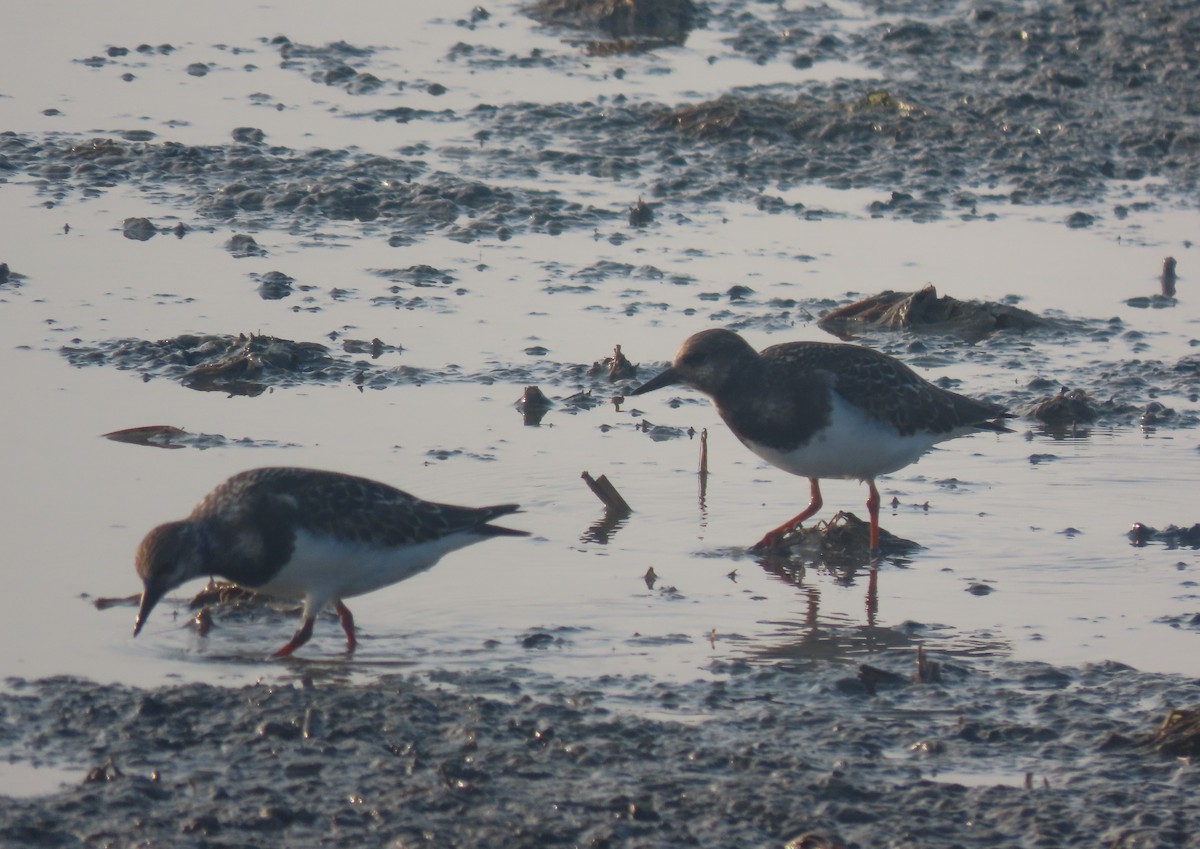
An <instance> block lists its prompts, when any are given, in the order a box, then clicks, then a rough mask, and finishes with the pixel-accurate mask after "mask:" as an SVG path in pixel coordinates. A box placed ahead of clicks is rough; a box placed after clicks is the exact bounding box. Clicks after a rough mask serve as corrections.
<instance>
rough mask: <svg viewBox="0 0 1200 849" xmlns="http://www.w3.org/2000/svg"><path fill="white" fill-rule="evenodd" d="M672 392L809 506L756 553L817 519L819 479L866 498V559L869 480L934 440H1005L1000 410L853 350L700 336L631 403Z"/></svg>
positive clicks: (872, 498) (875, 530)
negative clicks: (994, 436)
mask: <svg viewBox="0 0 1200 849" xmlns="http://www.w3.org/2000/svg"><path fill="white" fill-rule="evenodd" d="M678 383H682V384H684V385H685V386H690V387H692V388H693V389H698V390H699V391H701V392H703V393H704V394H705V395H707V396H709V398H711V399H712V401H713V404H714V405H715V406H716V408H717V412H718V413H720V414H721V418H722V419H724V420H725V424H726V425H728V426H729V429H730V430H731V431H733V433H734V435H735V436H736V437H737V438H738V439H740V440H741V441H742V443H743V444H744V445H745V446H746V447H747V448H749V449H750V450H751V451H753V452H754V453H755V454H757V455H758V456H759V457H762V458H763V459H764V460H766V461H767V462H768V463H770V464H771V465H773V466H778V467H779V468H781V469H783V470H784V471H787V472H791V473H792V474H794V475H803V476H804V477H806V478H808V480H809V483H810V485H811V489H812V496H811V498H810V500H809V503H808V506H807V507H805V508H804V510H803V511H801V513H800V514H799V515H798V516H796V517H795V518H794V519H792V520H790V521H788V522H785V523H784V524H782V525H780V526H779V527H778V528H775V530H773V531H770V532H769V533H768V534H767V535H766V536H764V537H763V538H762V539H761V540H759V542H758V543H757V544H756V545H755V546H754V547H755V549H757V550H766V549H771V548H776V547H778V546H779V544H780V543H781V542H782V540H783V538H784V536H785V535H786V534H787V533H788V532H789V531H791V530H793V529H795V528H797V527H799V526H800V525H801V523H802V522H804V520H805V519H807V518H809V517H810V516H812V515H813V514H815V513H816V512H817V511H818V510H820V509H821V505H822V501H821V486H820V479H821V478H846V479H856V480H861V481H865V482H866V484H867V486H868V487H869V488H870V494H869V496H868V498H867V512H868V513H869V514H870V516H871V550H872V551H875V550H877V549H878V548H879V490H877V489H876V488H875V478H876V477H878V476H879V475H886V474H889V473H890V472H894V471H896V470H898V469H902V468H904V467H905V466H907V465H909V464H910V463H915V462H916V461H917V460H918V459H919V458H920V457H921V455H922V454H924V453H925V452H926V451H928V450H929V449H930V448H932V447H933V446H934V445H935V444H937V443H939V442H941V441H943V440H946V439H951V438H953V437H955V436H962V435H964V434H967V433H974V432H977V431H994V432H997V433H1004V432H1009V428H1007V427H1005V426H1004V425H1003V424H1002V423H1001V419H1003V418H1004V417H1005V416H1007V415H1008V414H1007V413H1006V412H1005V410H1004V408H1003V407H1001V406H999V405H997V404H992V403H988V402H986V401H975V400H972V399H971V398H967V397H965V396H963V395H959V394H957V393H954V392H950V391H948V390H946V389H941V388H939V387H937V386H934V385H933V384H932V383H930V382H929V381H927V380H925V379H923V378H922V377H921V376H920V375H918V374H917V373H916V372H914V371H913V370H912V369H910V368H909V367H908V366H906V365H904V364H903V363H901V362H900V361H899V360H895V359H893V358H891V357H889V356H887V355H886V354H881V353H879V352H878V351H873V350H871V349H870V348H862V347H859V346H857V345H840V344H833V343H827V342H787V343H784V344H782V345H772V346H771V347H769V348H764V349H763V350H762V351H761V352H759V351H755V350H754V349H753V348H752V347H750V344H749V343H748V342H746V340H745V339H743V338H742V337H741V336H738V335H737V334H736V333H734V332H733V331H731V330H722V329H712V330H703V331H701V332H700V333H697V334H695V335H694V336H692V337H690V338H689V339H688V340H687V341H686V342H684V343H683V346H682V347H681V348H680V349H679V351H678V352H677V353H676V354H675V359H674V361H673V362H672V364H671V366H670V368H668V369H667V370H666V371H664V372H662V373H661V374H659V375H658V376H656V377H653V378H651V379H650V380H649V381H647V382H646V383H644V384H642V385H641V386H639V387H638V388H637V389H635V390H634V391H633V393H632V394H633V395H641V394H642V393H643V392H651V391H653V390H655V389H660V388H662V387H663V386H671V385H673V384H678Z"/></svg>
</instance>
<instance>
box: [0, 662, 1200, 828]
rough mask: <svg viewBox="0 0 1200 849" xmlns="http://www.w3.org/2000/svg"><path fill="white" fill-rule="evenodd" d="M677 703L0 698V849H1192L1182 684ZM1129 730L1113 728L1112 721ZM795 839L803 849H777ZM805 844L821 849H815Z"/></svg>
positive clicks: (545, 680)
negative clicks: (1162, 727)
mask: <svg viewBox="0 0 1200 849" xmlns="http://www.w3.org/2000/svg"><path fill="white" fill-rule="evenodd" d="M869 663H870V666H869V668H868V670H867V674H864V673H863V672H862V671H860V670H856V669H855V667H852V666H846V665H837V664H813V665H802V666H796V667H792V668H785V667H781V666H771V667H760V666H756V665H749V664H744V663H740V664H732V665H720V666H718V667H714V668H713V669H711V670H709V672H710V673H713V674H711V675H708V676H706V677H705V679H704V680H697V681H695V682H693V683H690V684H682V685H671V684H665V683H661V682H656V681H655V680H653V679H652V678H649V677H632V678H621V679H617V678H600V679H592V680H589V679H575V680H571V681H563V680H561V679H553V678H550V677H547V676H545V675H542V674H540V673H537V672H534V671H530V670H529V669H527V668H512V669H508V670H504V671H503V672H495V671H491V672H487V671H478V670H468V671H459V672H435V673H431V674H430V675H428V676H425V677H423V678H418V677H415V676H413V677H405V676H401V675H395V676H388V677H383V678H381V679H379V680H377V681H376V682H374V683H371V684H367V685H346V684H345V683H344V682H338V681H331V680H317V681H315V682H314V680H313V678H311V677H309V676H307V675H302V676H301V677H300V678H299V680H298V682H297V683H295V684H282V685H270V686H268V685H257V686H248V687H242V688H227V687H213V686H209V685H205V684H194V685H187V686H176V687H163V688H159V689H154V690H141V689H136V688H130V687H125V686H116V685H114V686H103V685H97V684H94V683H89V682H87V681H83V680H79V679H73V678H51V679H46V680H42V681H35V682H26V681H22V680H17V679H9V680H8V682H7V683H6V687H5V692H4V694H3V696H0V750H2V751H3V753H4V755H5V757H6V759H8V760H10V762H12V761H13V760H16V761H24V760H30V759H34V758H36V761H37V762H38V763H40V764H43V765H57V766H62V765H68V766H70V767H71V768H73V769H78V770H79V774H80V776H84V775H86V778H85V779H83V780H82V781H81V782H80V783H78V784H76V785H73V786H66V787H64V788H63V789H61V790H60V791H59V792H55V793H51V794H49V795H44V796H36V797H30V798H11V797H0V842H3V844H4V845H5V846H14V847H15V846H35V845H36V846H44V847H54V846H75V845H88V846H114V847H119V846H142V845H171V846H192V847H217V846H230V847H232V846H252V845H253V846H264V845H270V846H284V845H287V846H316V845H320V846H346V847H351V846H353V847H358V846H363V845H372V846H384V845H387V846H396V847H400V846H405V847H413V846H486V845H493V846H512V847H520V846H529V847H534V846H595V847H601V846H632V845H636V846H647V847H649V846H655V847H659V846H661V847H678V846H710V847H730V846H783V845H785V844H787V843H788V841H796V842H794V843H792V844H790V845H793V846H845V847H879V846H894V847H928V846H964V847H966V846H979V847H1005V846H1022V847H1028V846H1055V847H1061V846H1114V847H1116V846H1121V847H1133V846H1137V847H1158V846H1200V806H1197V805H1195V803H1194V800H1195V798H1196V794H1197V792H1198V791H1200V775H1198V774H1197V772H1196V770H1195V768H1194V766H1192V764H1191V762H1190V760H1189V759H1188V758H1187V757H1186V756H1189V755H1195V753H1196V750H1197V739H1196V737H1195V735H1194V734H1193V735H1192V736H1191V737H1190V738H1189V737H1186V736H1185V737H1180V738H1178V739H1173V738H1171V737H1170V736H1167V737H1161V738H1158V739H1157V740H1156V739H1155V734H1154V732H1155V728H1156V727H1157V726H1158V724H1159V723H1160V721H1161V720H1162V718H1163V717H1164V716H1165V715H1166V714H1167V713H1168V712H1169V710H1170V709H1171V708H1172V707H1173V706H1179V705H1186V704H1194V703H1196V702H1197V701H1200V684H1197V683H1196V682H1194V681H1188V680H1186V679H1182V678H1179V677H1173V676H1158V675H1148V674H1143V673H1139V672H1137V671H1135V670H1132V669H1130V668H1128V667H1125V666H1121V665H1117V664H1098V665H1090V666H1085V667H1083V668H1080V669H1074V670H1070V669H1059V668H1054V667H1050V666H1046V665H1041V664H1028V663H1024V664H1022V663H1015V662H1006V661H987V662H981V661H965V662H964V661H959V660H950V661H945V660H943V662H942V663H941V664H940V665H939V668H938V670H937V672H938V674H937V675H936V676H933V677H934V678H935V679H936V680H933V681H931V682H929V683H915V682H914V681H913V676H912V668H911V655H910V654H907V653H905V654H904V655H901V654H899V653H892V654H890V655H881V656H876V657H872V658H869ZM1135 706H1136V707H1135ZM801 837H805V839H806V840H807V842H804V840H797V838H801ZM820 841H825V842H820Z"/></svg>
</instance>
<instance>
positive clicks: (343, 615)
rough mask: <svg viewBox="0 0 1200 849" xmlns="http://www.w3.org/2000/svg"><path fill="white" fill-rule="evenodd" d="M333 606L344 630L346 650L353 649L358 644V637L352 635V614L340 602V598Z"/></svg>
mask: <svg viewBox="0 0 1200 849" xmlns="http://www.w3.org/2000/svg"><path fill="white" fill-rule="evenodd" d="M333 608H334V610H336V611H337V615H338V621H339V622H341V623H342V630H343V631H345V632H346V651H348V652H350V651H354V649H355V647H357V646H358V638H357V637H355V636H354V614H353V613H351V612H350V608H348V607H346V605H344V604H342V600H341V599H340V598H339V599H338V600H337V601H335V602H334V603H333Z"/></svg>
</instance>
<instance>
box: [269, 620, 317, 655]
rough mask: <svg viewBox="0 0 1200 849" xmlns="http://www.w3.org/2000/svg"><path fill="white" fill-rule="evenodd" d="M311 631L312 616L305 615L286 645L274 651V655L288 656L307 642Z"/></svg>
mask: <svg viewBox="0 0 1200 849" xmlns="http://www.w3.org/2000/svg"><path fill="white" fill-rule="evenodd" d="M312 631H313V617H311V616H305V617H304V624H303V625H301V626H300V630H299V631H297V632H296V633H295V634H293V635H292V639H291V640H290V641H289V642H288V644H287V645H286V646H284V647H283V648H281V649H280V650H279V651H277V652H275V657H289V656H290V655H291V653H292V652H294V651H295V650H296V649H298V648H300V646H302V645H304V644H305V643H307V642H308V640H309V637H311V636H312Z"/></svg>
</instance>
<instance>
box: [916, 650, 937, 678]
mask: <svg viewBox="0 0 1200 849" xmlns="http://www.w3.org/2000/svg"><path fill="white" fill-rule="evenodd" d="M941 680H942V665H941V664H940V663H938V662H937V661H934V660H929V659H928V658H927V657H926V656H925V646H917V671H916V672H915V673H913V682H914V683H916V684H936V683H937V682H939V681H941Z"/></svg>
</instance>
